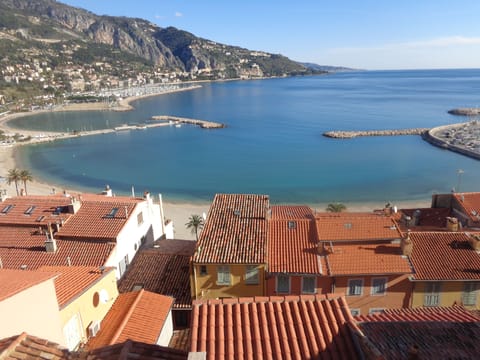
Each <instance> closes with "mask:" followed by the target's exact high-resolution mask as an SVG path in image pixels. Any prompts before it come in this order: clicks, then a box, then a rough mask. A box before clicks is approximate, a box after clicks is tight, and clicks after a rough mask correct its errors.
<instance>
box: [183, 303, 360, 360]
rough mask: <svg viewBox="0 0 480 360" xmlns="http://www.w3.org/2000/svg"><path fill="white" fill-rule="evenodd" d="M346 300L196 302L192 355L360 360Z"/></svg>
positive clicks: (192, 328)
mask: <svg viewBox="0 0 480 360" xmlns="http://www.w3.org/2000/svg"><path fill="white" fill-rule="evenodd" d="M352 320H353V319H352V318H351V315H350V311H349V309H348V305H347V303H346V301H345V299H344V298H343V297H331V298H326V297H324V296H320V295H315V296H314V295H312V296H287V297H270V298H268V297H257V298H239V299H223V300H209V301H194V304H193V314H192V326H191V332H192V335H191V337H192V339H191V347H190V351H193V352H203V351H206V353H207V358H208V359H226V358H237V359H262V358H263V359H281V358H291V359H310V358H318V357H320V356H325V357H331V358H338V359H356V358H358V356H357V353H356V352H355V350H354V345H353V342H352V337H351V335H350V333H349V331H348V329H347V328H346V325H347V323H349V322H350V321H352Z"/></svg>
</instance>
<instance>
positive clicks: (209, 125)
mask: <svg viewBox="0 0 480 360" xmlns="http://www.w3.org/2000/svg"><path fill="white" fill-rule="evenodd" d="M152 120H156V121H168V122H172V123H175V124H193V125H198V126H200V127H201V128H202V129H220V128H224V127H225V124H222V123H216V122H212V121H205V120H199V119H191V118H184V117H178V116H171V115H156V116H152Z"/></svg>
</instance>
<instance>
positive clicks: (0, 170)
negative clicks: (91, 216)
mask: <svg viewBox="0 0 480 360" xmlns="http://www.w3.org/2000/svg"><path fill="white" fill-rule="evenodd" d="M184 90H190V89H184ZM184 90H182V89H180V90H174V91H184ZM166 93H167V92H164V93H161V94H166ZM161 94H149V95H143V96H133V97H129V98H125V99H123V100H122V101H121V103H120V104H119V106H117V107H116V108H110V107H108V105H107V104H104V103H92V104H90V103H88V104H71V105H66V106H63V107H61V108H56V109H54V110H38V111H32V112H25V113H14V114H7V115H4V116H3V117H1V118H0V129H1V130H3V131H5V133H21V134H23V135H26V136H28V135H29V136H32V140H31V141H29V142H28V143H25V144H15V145H13V146H0V177H1V181H0V190H6V191H7V194H8V195H9V196H15V195H16V189H15V185H14V184H10V185H8V184H7V183H6V180H5V177H6V176H7V173H8V171H9V170H10V169H13V168H16V167H20V164H17V163H16V161H15V149H16V148H17V146H24V145H27V144H32V143H35V142H43V141H54V140H55V139H59V138H66V137H70V136H75V135H71V134H63V133H58V132H56V133H52V132H44V131H42V132H39V131H29V130H23V129H22V130H18V129H13V128H11V127H10V126H8V124H7V122H8V121H10V120H12V119H14V118H17V117H21V116H30V115H35V114H38V113H41V112H48V111H92V110H97V111H112V110H113V111H128V110H131V109H132V107H131V105H130V103H131V102H132V101H134V100H138V99H140V98H144V97H147V96H157V95H161ZM103 132H105V131H98V132H97V133H103ZM94 134H95V133H93V135H94ZM35 136H37V137H35ZM33 177H34V180H33V181H32V182H28V183H27V190H28V194H30V195H47V194H51V193H52V189H55V191H56V192H57V193H58V192H62V191H63V190H66V191H67V192H68V193H70V194H75V193H81V192H82V191H79V190H78V189H72V188H68V187H67V188H66V187H64V186H62V185H59V184H52V183H49V184H47V183H43V182H41V181H39V180H38V179H35V174H33ZM21 187H23V184H21V186H20V184H19V188H21ZM101 190H102V189H100V188H99V189H98V191H99V192H100V191H101ZM113 190H114V191H115V189H113ZM212 200H213V199H212ZM271 202H272V203H273V202H275V199H271ZM307 205H309V206H310V207H311V208H312V209H313V210H315V211H317V212H322V211H325V208H326V207H327V204H307ZM345 205H346V206H347V211H361V212H365V211H367V212H368V211H372V210H374V209H381V208H383V206H384V205H385V204H384V203H379V202H368V203H348V202H345ZM393 205H395V206H397V207H398V208H422V207H429V206H430V201H429V200H425V201H418V200H408V199H406V200H404V201H398V202H395V203H393ZM163 206H164V211H165V217H166V218H167V219H171V220H172V221H173V224H174V228H175V238H177V239H188V240H193V239H195V235H193V234H191V232H190V231H189V230H187V229H186V228H185V223H186V222H187V221H188V218H189V217H190V216H191V215H192V214H197V215H203V213H205V214H207V213H208V209H209V207H210V203H198V204H192V203H175V202H171V201H169V199H168V198H166V197H165V196H164V197H163Z"/></svg>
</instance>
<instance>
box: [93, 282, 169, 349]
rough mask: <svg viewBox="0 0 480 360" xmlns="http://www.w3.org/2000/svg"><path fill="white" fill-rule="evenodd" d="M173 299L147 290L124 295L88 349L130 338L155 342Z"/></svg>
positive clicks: (118, 300)
mask: <svg viewBox="0 0 480 360" xmlns="http://www.w3.org/2000/svg"><path fill="white" fill-rule="evenodd" d="M173 300H174V299H173V298H171V297H168V296H163V295H158V294H154V293H151V292H149V291H144V290H140V291H134V292H130V293H124V294H120V295H119V296H118V298H117V299H116V300H115V303H114V304H113V305H112V307H111V309H110V310H109V312H108V313H107V315H106V316H105V317H104V318H103V320H102V322H101V324H100V331H99V332H98V333H97V335H96V336H95V337H92V338H90V339H89V341H88V343H87V348H88V349H89V350H92V349H98V348H100V347H103V346H107V345H113V344H118V343H122V342H124V341H126V340H129V339H130V340H134V341H139V342H144V343H147V344H155V343H156V342H157V340H158V337H159V336H160V333H161V331H162V328H163V326H164V324H165V321H166V320H167V316H168V314H169V312H170V310H171V308H172V305H173Z"/></svg>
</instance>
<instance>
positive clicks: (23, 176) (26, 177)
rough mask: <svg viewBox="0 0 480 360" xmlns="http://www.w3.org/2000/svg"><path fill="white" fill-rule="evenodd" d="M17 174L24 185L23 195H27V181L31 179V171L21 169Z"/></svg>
mask: <svg viewBox="0 0 480 360" xmlns="http://www.w3.org/2000/svg"><path fill="white" fill-rule="evenodd" d="M19 176H20V181H23V185H24V187H25V195H27V181H33V176H32V173H31V172H30V171H28V170H21V171H20V174H19Z"/></svg>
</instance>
